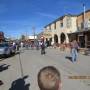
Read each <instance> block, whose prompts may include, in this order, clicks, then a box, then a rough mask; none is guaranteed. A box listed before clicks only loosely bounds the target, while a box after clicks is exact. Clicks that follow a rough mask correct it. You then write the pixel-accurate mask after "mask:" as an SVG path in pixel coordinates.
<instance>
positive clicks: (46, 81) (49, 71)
mask: <svg viewBox="0 0 90 90" xmlns="http://www.w3.org/2000/svg"><path fill="white" fill-rule="evenodd" d="M59 82H61V78H60V73H59V71H58V70H57V69H56V68H55V67H53V66H46V67H44V68H42V69H41V70H40V71H39V73H38V85H39V88H40V90H58V88H59Z"/></svg>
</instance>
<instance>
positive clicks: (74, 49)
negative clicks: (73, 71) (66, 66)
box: [71, 40, 79, 62]
mask: <svg viewBox="0 0 90 90" xmlns="http://www.w3.org/2000/svg"><path fill="white" fill-rule="evenodd" d="M78 47H79V46H78V43H77V41H76V40H73V41H72V42H71V56H72V62H74V61H76V60H77V57H78Z"/></svg>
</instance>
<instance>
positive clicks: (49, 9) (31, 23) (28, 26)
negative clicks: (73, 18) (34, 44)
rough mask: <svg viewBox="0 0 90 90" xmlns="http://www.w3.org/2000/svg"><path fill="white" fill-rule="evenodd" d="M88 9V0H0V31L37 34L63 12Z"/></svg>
mask: <svg viewBox="0 0 90 90" xmlns="http://www.w3.org/2000/svg"><path fill="white" fill-rule="evenodd" d="M83 3H84V4H85V6H86V10H88V9H90V0H0V31H3V32H4V33H5V37H15V38H18V37H20V36H21V35H22V34H24V35H33V30H32V28H33V27H34V28H35V33H36V34H38V33H40V32H41V31H42V30H43V27H44V26H46V25H47V24H49V23H51V22H52V21H54V20H55V19H57V18H58V17H60V16H63V15H65V14H68V13H69V14H75V15H76V14H79V13H81V12H83Z"/></svg>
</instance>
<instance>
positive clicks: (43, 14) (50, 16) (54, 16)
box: [36, 12, 57, 19]
mask: <svg viewBox="0 0 90 90" xmlns="http://www.w3.org/2000/svg"><path fill="white" fill-rule="evenodd" d="M36 14H38V15H40V16H43V17H46V18H52V19H55V18H56V17H57V15H53V14H49V13H43V12H37V13H36Z"/></svg>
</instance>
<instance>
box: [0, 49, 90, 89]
mask: <svg viewBox="0 0 90 90" xmlns="http://www.w3.org/2000/svg"><path fill="white" fill-rule="evenodd" d="M46 52H47V53H46V55H40V51H36V50H25V51H24V52H21V53H20V54H17V55H15V56H12V57H10V58H7V59H3V60H0V65H3V70H2V71H0V79H1V80H2V81H3V82H4V84H3V85H2V86H0V90H9V88H11V90H20V89H21V90H39V88H38V85H37V73H38V71H39V70H40V69H41V68H42V67H44V66H47V65H51V66H52V65H53V66H55V67H56V68H57V69H58V70H59V71H60V73H61V78H62V84H63V86H62V90H90V79H69V76H90V60H89V58H90V56H84V55H81V54H80V55H79V58H78V61H77V62H75V63H72V62H71V61H70V60H69V59H67V58H66V57H68V56H70V54H69V52H62V51H59V50H58V49H51V48H49V49H47V50H46ZM22 77H24V78H22Z"/></svg>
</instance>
